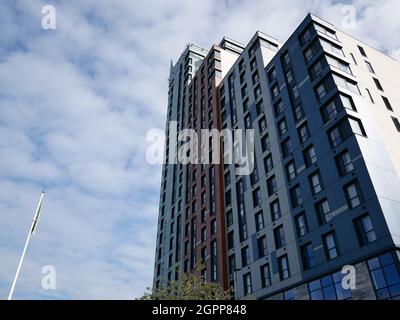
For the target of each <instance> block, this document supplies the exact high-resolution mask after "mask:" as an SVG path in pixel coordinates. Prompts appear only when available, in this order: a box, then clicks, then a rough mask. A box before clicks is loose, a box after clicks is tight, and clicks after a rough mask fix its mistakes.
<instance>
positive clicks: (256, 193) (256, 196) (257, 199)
mask: <svg viewBox="0 0 400 320" xmlns="http://www.w3.org/2000/svg"><path fill="white" fill-rule="evenodd" d="M260 203H261V190H260V188H259V187H258V188H256V189H255V190H253V206H254V207H257V206H258V205H260Z"/></svg>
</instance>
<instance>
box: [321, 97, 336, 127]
mask: <svg viewBox="0 0 400 320" xmlns="http://www.w3.org/2000/svg"><path fill="white" fill-rule="evenodd" d="M339 108H340V107H338V104H337V103H336V101H335V100H332V101H330V102H329V103H327V104H326V105H324V106H323V107H322V108H321V113H322V118H323V120H324V122H325V123H326V122H328V121H329V120H331V119H333V118H334V117H335V116H336V115H337V114H338V113H339V110H340V109H339Z"/></svg>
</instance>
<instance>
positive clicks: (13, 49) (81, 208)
mask: <svg viewBox="0 0 400 320" xmlns="http://www.w3.org/2000/svg"><path fill="white" fill-rule="evenodd" d="M44 5H53V6H54V7H55V9H56V29H55V30H44V29H42V27H41V20H42V18H43V14H42V13H41V10H42V7H43V6H44ZM346 5H347V6H348V5H352V6H354V9H355V13H356V28H355V29H348V28H347V27H348V24H346V13H347V12H348V11H346V8H348V7H345V6H346ZM308 12H313V13H315V14H316V15H318V16H320V17H322V18H324V19H325V20H328V21H330V22H331V23H333V24H335V25H336V26H338V27H339V28H340V29H342V30H343V31H345V32H347V33H350V34H351V35H354V36H355V37H357V38H359V39H361V40H363V41H364V42H366V43H368V44H369V45H371V46H373V47H375V48H377V49H379V50H382V51H384V52H385V53H387V54H389V55H391V56H392V57H394V58H397V59H400V20H399V19H398V15H397V13H398V12H400V1H398V0H363V1H359V0H353V1H343V2H341V1H333V0H325V1H314V0H280V1H276V0H264V1H255V0H246V1H240V0H226V1H214V0H202V1H177V0H169V1H162V0H146V1H144V0H131V1H128V0H113V1H105V0H79V1H78V0H76V1H50V0H48V1H41V0H25V1H18V0H1V2H0V30H1V32H0V299H6V298H7V295H8V291H9V289H10V286H11V282H12V279H13V277H14V273H15V270H16V268H17V264H18V260H19V257H20V254H21V251H22V248H23V246H24V242H25V239H26V236H27V232H28V230H29V227H30V223H31V220H32V217H33V214H34V210H35V208H36V205H37V202H38V200H39V197H40V191H41V190H45V191H46V195H45V200H44V206H43V211H42V217H41V220H40V222H39V225H38V228H37V233H36V235H35V236H33V237H32V239H31V242H30V246H29V248H28V251H27V254H26V257H25V261H24V264H23V267H22V270H21V273H20V278H19V280H18V283H17V286H16V289H15V293H14V298H15V299H133V298H135V297H138V296H140V295H142V294H143V293H144V292H145V290H146V287H149V286H151V284H152V276H153V263H154V250H155V239H156V231H157V230H156V228H157V216H158V200H159V188H160V178H161V166H160V165H150V164H148V163H147V162H146V148H147V147H148V145H147V144H146V141H145V137H146V133H147V132H148V130H150V129H153V128H160V129H164V125H165V116H166V109H167V90H168V88H167V85H168V83H167V78H168V73H169V67H170V61H171V59H172V60H173V61H176V60H177V59H178V58H179V55H180V53H181V52H182V51H183V49H184V47H185V45H186V44H187V43H195V44H197V45H200V46H202V47H204V48H206V49H208V48H210V47H211V45H212V44H214V43H219V41H220V40H221V38H222V37H223V36H224V35H225V36H228V37H230V38H232V39H235V40H237V41H240V42H242V43H244V44H246V43H247V42H248V41H249V40H250V38H251V36H252V35H253V34H254V33H255V32H256V31H257V30H260V31H263V32H264V33H267V34H269V35H271V36H273V37H275V38H277V39H278V40H280V41H281V42H284V41H285V40H286V39H287V38H288V36H289V35H290V34H291V33H292V32H293V31H294V29H295V28H296V27H297V26H298V24H300V22H301V21H302V20H303V19H304V18H305V16H306V14H307V13H308ZM346 28H347V29H346ZM46 265H52V266H54V268H55V270H56V289H54V290H49V289H47V290H46V289H43V288H42V285H41V282H42V278H43V276H44V274H43V273H42V268H43V266H46Z"/></svg>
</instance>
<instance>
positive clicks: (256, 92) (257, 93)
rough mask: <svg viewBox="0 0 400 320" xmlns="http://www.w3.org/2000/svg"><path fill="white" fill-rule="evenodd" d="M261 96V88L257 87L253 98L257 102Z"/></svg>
mask: <svg viewBox="0 0 400 320" xmlns="http://www.w3.org/2000/svg"><path fill="white" fill-rule="evenodd" d="M260 96H261V87H260V85H257V87H255V89H254V98H255V99H256V100H257V99H258V98H259V97H260Z"/></svg>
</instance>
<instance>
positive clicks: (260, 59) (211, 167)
mask: <svg viewBox="0 0 400 320" xmlns="http://www.w3.org/2000/svg"><path fill="white" fill-rule="evenodd" d="M190 48H191V47H190V46H189V47H188V48H187V49H186V51H185V52H184V54H183V55H182V57H181V58H180V59H179V60H178V62H177V63H176V64H175V66H174V67H173V68H172V70H171V76H170V96H169V113H168V117H167V122H168V121H170V120H171V119H177V118H179V119H180V120H179V121H180V123H181V124H182V125H183V126H184V127H186V128H194V129H196V130H199V129H200V128H216V129H219V130H221V129H224V128H228V129H236V128H241V129H246V128H247V129H254V136H255V149H254V157H253V159H254V171H253V172H252V173H251V174H250V175H237V174H236V172H235V164H206V165H179V164H178V165H165V166H164V169H163V185H162V190H161V205H160V216H159V225H158V228H159V229H158V239H157V249H156V250H157V251H156V261H155V274H154V285H155V286H159V285H168V280H169V279H172V277H175V278H177V277H179V271H181V272H192V271H193V270H195V271H196V272H197V270H196V265H197V263H198V262H200V261H201V262H203V263H202V269H201V270H200V272H201V274H202V276H203V277H204V279H205V280H206V281H217V282H219V283H220V284H221V285H222V286H224V287H225V288H228V287H233V288H235V298H237V299H243V298H246V297H250V296H251V297H255V298H257V299H391V298H392V299H395V298H397V299H399V298H400V251H399V247H400V147H399V146H400V94H399V93H398V92H397V88H398V87H399V86H400V83H399V82H400V81H399V79H400V64H399V63H398V62H397V61H395V60H393V59H392V58H390V57H388V56H386V55H384V54H382V53H380V52H379V51H377V50H375V49H373V48H371V47H370V46H368V45H366V44H364V43H362V42H361V41H359V40H357V39H355V38H353V37H351V36H349V35H347V34H345V33H343V32H341V31H340V30H338V29H336V28H335V27H334V26H333V25H331V24H330V23H327V22H326V21H324V20H322V19H320V18H318V17H316V16H314V15H311V14H310V15H308V16H307V17H306V18H305V20H304V21H303V22H302V23H301V24H300V26H299V27H298V28H297V29H296V30H295V32H294V33H293V34H292V35H291V36H290V37H289V39H288V40H287V41H286V42H285V43H284V44H283V45H281V44H280V43H279V42H278V41H277V40H275V39H273V38H271V37H269V36H267V35H265V34H263V33H261V32H257V33H256V34H255V35H254V37H253V38H252V39H251V41H250V42H249V43H248V45H246V46H241V45H240V44H238V43H236V42H234V41H231V40H229V39H226V38H224V39H223V41H221V43H220V44H219V45H218V46H213V47H212V49H211V50H210V51H209V52H205V51H202V50H201V51H200V53H194V52H192V51H191V49H190ZM193 54H196V60H194V59H192V60H190V61H192V63H191V65H192V74H193V78H192V80H191V81H190V80H188V81H184V80H182V81H180V80H179V79H184V78H185V76H186V74H185V72H187V69H186V68H185V67H184V64H185V60H188V59H189V58H187V57H190V56H191V55H193ZM185 79H186V78H185ZM186 80H187V79H186ZM172 92H173V96H172V94H171V93H172ZM179 92H181V95H180V94H179ZM176 96H177V97H178V98H176ZM176 99H178V100H176ZM169 134H170V133H169V132H168V131H167V141H168V137H169ZM203 143H208V141H206V142H203ZM169 148H171V146H168V143H167V151H168V150H169ZM167 155H168V152H167ZM346 265H350V266H354V268H355V269H354V270H355V275H356V286H355V288H350V289H347V288H346V287H345V286H343V285H342V279H343V276H344V274H343V273H341V271H342V268H343V266H346ZM177 268H179V271H178V272H176V270H177Z"/></svg>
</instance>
